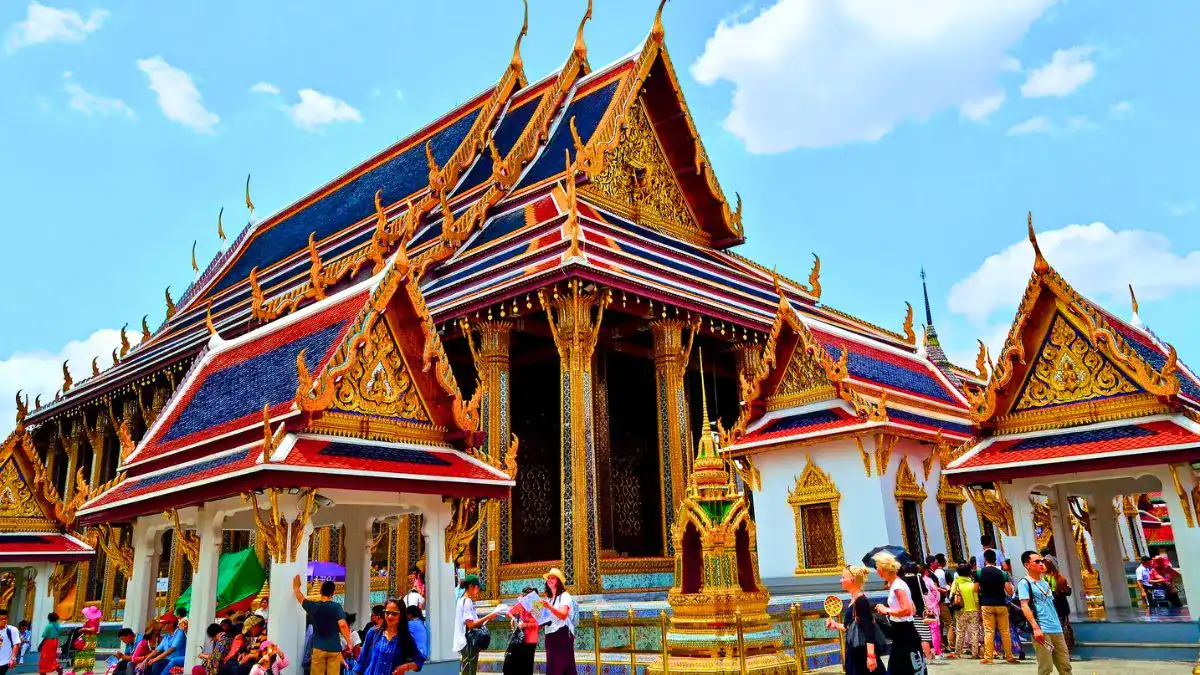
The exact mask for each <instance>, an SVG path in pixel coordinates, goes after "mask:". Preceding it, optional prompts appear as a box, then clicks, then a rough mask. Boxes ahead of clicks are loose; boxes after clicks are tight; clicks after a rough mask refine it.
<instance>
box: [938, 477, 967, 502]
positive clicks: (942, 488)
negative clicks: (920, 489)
mask: <svg viewBox="0 0 1200 675" xmlns="http://www.w3.org/2000/svg"><path fill="white" fill-rule="evenodd" d="M937 500H938V502H940V503H942V504H965V503H966V501H967V495H966V493H965V492H963V489H962V488H961V487H958V486H956V485H951V484H950V481H948V480H946V474H945V473H943V474H942V477H941V480H939V481H938V491H937Z"/></svg>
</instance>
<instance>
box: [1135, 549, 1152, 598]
mask: <svg viewBox="0 0 1200 675" xmlns="http://www.w3.org/2000/svg"><path fill="white" fill-rule="evenodd" d="M1151 560H1153V558H1151V557H1150V556H1148V555H1144V556H1142V564H1141V565H1138V566H1137V569H1136V570H1134V571H1133V578H1134V579H1137V583H1138V588H1139V589H1140V590H1141V592H1142V604H1145V605H1146V606H1149V603H1150V596H1149V595H1148V593H1149V592H1150V590H1149V589H1150V561H1151Z"/></svg>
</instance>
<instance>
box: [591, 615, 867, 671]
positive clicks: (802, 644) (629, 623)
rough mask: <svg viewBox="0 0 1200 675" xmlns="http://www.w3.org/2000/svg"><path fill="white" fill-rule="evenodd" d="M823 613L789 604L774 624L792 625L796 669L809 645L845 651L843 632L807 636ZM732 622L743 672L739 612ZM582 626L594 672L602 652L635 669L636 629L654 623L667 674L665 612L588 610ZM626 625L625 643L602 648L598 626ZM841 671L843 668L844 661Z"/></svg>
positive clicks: (804, 662)
mask: <svg viewBox="0 0 1200 675" xmlns="http://www.w3.org/2000/svg"><path fill="white" fill-rule="evenodd" d="M824 617H825V614H824V613H823V612H821V611H818V610H804V609H801V607H800V606H799V605H792V606H791V607H789V608H788V616H787V618H786V619H783V620H777V621H776V622H775V623H783V622H784V621H788V622H790V623H791V628H792V651H793V652H794V656H795V660H796V672H798V673H806V672H809V669H808V649H809V648H810V647H814V646H818V645H826V644H837V645H838V655H839V658H840V655H841V654H844V653H845V651H846V649H845V634H844V633H842V632H841V631H838V632H837V636H836V637H809V636H808V635H807V634H806V633H805V631H804V622H805V621H806V620H809V619H822V618H824ZM735 623H736V626H737V647H738V650H737V651H738V655H739V664H738V665H739V670H740V671H741V672H742V673H746V672H747V667H746V641H745V632H744V629H743V627H742V626H743V624H742V613H741V611H740V610H739V611H737V612H736V614H735ZM583 625H584V626H588V627H590V628H591V633H592V659H593V662H594V665H595V667H596V671H595V672H597V673H599V672H602V670H601V669H602V667H603V666H604V665H606V662H605V661H604V654H624V653H626V652H628V654H629V668H630V672H631V673H633V672H636V668H637V659H638V655H639V654H643V653H645V652H642V651H639V650H638V648H637V629H638V627H639V626H642V627H645V626H657V627H658V629H659V651H660V653H661V657H662V663H663V665H662V669H663V673H664V675H666V674H667V673H670V670H671V659H670V650H669V648H668V644H667V633H669V632H670V619H669V617H668V616H667V613H666V612H659V613H658V616H657V617H638V616H637V614H636V612H635V611H634V610H633V608H630V609H629V612H628V615H627V616H626V617H622V618H604V617H602V616H600V612H599V611H594V612H592V613H591V620H590V621H588V620H587V618H586V615H585V620H584V622H583ZM606 627H607V628H614V627H615V628H625V629H627V631H628V645H627V646H622V645H618V646H614V647H608V648H605V647H604V646H603V644H602V641H601V637H602V633H601V629H602V628H606ZM607 665H616V663H614V662H613V661H608V662H607ZM843 672H845V667H844V664H843Z"/></svg>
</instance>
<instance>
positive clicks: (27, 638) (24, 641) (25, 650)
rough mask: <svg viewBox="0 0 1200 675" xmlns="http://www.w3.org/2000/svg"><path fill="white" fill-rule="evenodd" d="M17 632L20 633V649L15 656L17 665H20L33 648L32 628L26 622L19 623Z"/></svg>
mask: <svg viewBox="0 0 1200 675" xmlns="http://www.w3.org/2000/svg"><path fill="white" fill-rule="evenodd" d="M17 630H19V631H20V632H21V649H20V651H19V654H18V656H17V664H19V665H21V664H24V663H25V656H26V655H28V654H29V650H30V649H31V648H32V647H33V628H32V627H31V626H30V625H29V622H28V621H21V622H20V623H18V624H17Z"/></svg>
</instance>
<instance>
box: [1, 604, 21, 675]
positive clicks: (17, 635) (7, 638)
mask: <svg viewBox="0 0 1200 675" xmlns="http://www.w3.org/2000/svg"><path fill="white" fill-rule="evenodd" d="M20 653H21V631H19V630H17V627H16V626H10V625H8V612H5V611H0V675H5V673H7V672H8V669H9V668H11V667H13V666H15V665H17V655H19V654H20Z"/></svg>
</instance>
